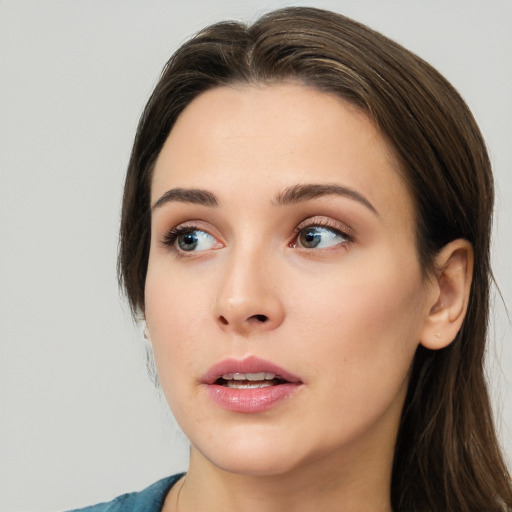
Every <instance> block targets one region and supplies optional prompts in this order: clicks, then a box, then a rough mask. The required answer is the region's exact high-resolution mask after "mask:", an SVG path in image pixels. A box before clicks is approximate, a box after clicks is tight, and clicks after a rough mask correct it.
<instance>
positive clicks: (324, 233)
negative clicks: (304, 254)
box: [296, 226, 348, 249]
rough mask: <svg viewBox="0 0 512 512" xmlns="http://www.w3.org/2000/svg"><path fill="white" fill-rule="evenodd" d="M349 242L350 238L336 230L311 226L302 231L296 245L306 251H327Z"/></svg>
mask: <svg viewBox="0 0 512 512" xmlns="http://www.w3.org/2000/svg"><path fill="white" fill-rule="evenodd" d="M347 241H348V236H346V235H344V234H343V233H341V232H339V231H338V230H336V229H332V228H327V227H322V226H311V227H309V228H305V229H302V230H301V231H300V233H299V235H298V236H297V243H296V245H299V246H300V247H304V248H306V249H325V248H327V247H332V246H334V245H338V244H341V243H343V242H347Z"/></svg>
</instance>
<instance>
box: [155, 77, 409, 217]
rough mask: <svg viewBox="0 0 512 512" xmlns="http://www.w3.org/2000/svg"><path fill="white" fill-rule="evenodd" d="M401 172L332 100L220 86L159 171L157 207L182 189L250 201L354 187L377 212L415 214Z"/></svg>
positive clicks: (376, 138) (172, 138)
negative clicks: (317, 187)
mask: <svg viewBox="0 0 512 512" xmlns="http://www.w3.org/2000/svg"><path fill="white" fill-rule="evenodd" d="M399 173H400V166H399V163H398V160H397V159H396V158H395V156H394V154H393V150H392V149H391V147H390V146H389V144H388V142H387V141H386V140H385V139H384V137H383V136H382V135H381V133H380V131H379V129H378V128H377V126H376V125H375V123H374V122H373V121H372V120H370V118H369V117H368V116H367V115H366V114H365V113H363V112H361V110H359V109H358V108H357V107H355V106H353V105H351V104H350V103H348V102H346V101H344V100H342V99H341V98H339V97H337V96H335V95H333V94H329V93H325V92H320V91H318V90H316V89H313V88H311V87H306V86H303V85H299V84H295V83H279V84H273V85H258V86H253V85H251V86H246V85H244V86H230V87H220V88H216V89H212V90H210V91H207V92H205V93H202V94H201V95H200V96H198V97H197V98H196V99H195V100H194V101H193V102H192V103H190V105H188V106H187V107H186V109H185V110H184V111H183V112H182V114H181V115H180V117H179V118H178V120H177V122H176V124H175V126H174V127H173V129H172V131H171V133H170V135H169V137H168V139H167V141H166V142H165V144H164V147H163V148H162V151H161V153H160V155H159V157H158V159H157V162H156V165H155V172H154V176H153V183H152V201H153V202H154V201H155V200H156V199H158V197H160V195H161V194H163V193H164V192H165V191H166V190H168V189H170V188H173V187H177V186H179V187H193V188H206V189H209V190H212V191H214V192H216V194H217V195H218V196H219V197H220V198H221V199H223V195H224V196H226V197H225V198H224V199H226V200H230V199H233V192H235V191H236V196H237V197H245V198H246V199H247V200H249V201H250V200H253V199H255V197H257V195H258V194H259V193H261V194H262V195H267V196H272V197H273V196H274V195H275V194H276V193H278V192H279V191H280V190H282V189H284V188H286V187H289V186H293V185H295V184H298V183H311V182H315V183H336V184H340V185H342V186H348V187H351V188H353V189H355V190H357V191H358V192H360V193H362V194H364V195H365V196H366V197H368V198H369V200H370V201H371V202H372V204H374V205H375V206H376V208H377V209H378V210H379V205H380V206H381V208H382V209H384V210H387V209H389V208H390V207H391V206H393V208H394V209H395V210H401V211H402V212H405V213H407V212H409V213H412V210H413V207H412V198H411V196H410V194H409V191H408V189H407V187H406V185H405V183H404V181H403V179H402V178H401V176H400V174H399ZM223 187H224V189H223Z"/></svg>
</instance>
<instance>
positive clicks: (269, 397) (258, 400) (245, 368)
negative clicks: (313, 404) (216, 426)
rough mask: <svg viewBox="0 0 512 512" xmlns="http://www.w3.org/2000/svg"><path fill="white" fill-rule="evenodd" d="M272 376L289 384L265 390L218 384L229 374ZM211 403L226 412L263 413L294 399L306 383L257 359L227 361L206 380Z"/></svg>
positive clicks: (216, 367) (205, 375)
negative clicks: (220, 379)
mask: <svg viewBox="0 0 512 512" xmlns="http://www.w3.org/2000/svg"><path fill="white" fill-rule="evenodd" d="M260 372H268V373H274V374H275V375H278V376H279V377H281V378H282V379H284V380H285V381H286V382H285V383H283V384H278V385H275V386H268V387H262V388H246V389H243V388H242V389H241V388H229V387H226V386H221V385H219V384H216V381H217V379H219V378H220V377H221V376H222V375H224V374H227V373H260ZM201 383H202V384H203V385H205V387H206V391H207V392H208V395H209V397H210V399H211V400H212V401H213V402H214V403H215V404H216V405H218V406H220V407H222V408H223V409H227V410H229V411H233V412H241V413H259V412H263V411H266V410H269V409H271V408H273V407H275V406H277V405H278V404H279V403H280V402H282V401H284V400H286V399H288V398H291V397H292V396H293V395H294V394H295V393H296V392H297V391H299V389H300V388H301V387H302V384H303V382H302V380H301V379H300V378H299V377H298V376H297V375H294V374H292V373H290V372H289V371H287V370H285V369H284V368H281V367H280V366H278V365H276V364H274V363H272V362H270V361H266V360H264V359H260V358H258V357H255V356H251V357H247V358H245V359H225V360H223V361H220V362H219V363H217V364H215V365H214V366H212V367H211V368H210V369H209V370H208V371H207V372H206V373H205V374H204V375H203V377H202V379H201Z"/></svg>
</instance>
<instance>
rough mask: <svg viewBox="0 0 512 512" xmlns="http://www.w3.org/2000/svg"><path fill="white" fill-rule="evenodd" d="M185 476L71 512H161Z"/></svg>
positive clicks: (180, 475)
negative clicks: (165, 502) (169, 494)
mask: <svg viewBox="0 0 512 512" xmlns="http://www.w3.org/2000/svg"><path fill="white" fill-rule="evenodd" d="M183 474H184V473H179V474H177V475H173V476H169V477H167V478H162V480H158V482H155V483H154V484H152V485H150V486H149V487H146V489H144V490H142V491H139V492H131V493H128V494H122V495H121V496H118V497H117V498H115V499H113V500H112V501H109V502H106V503H99V504H97V505H92V506H90V507H85V508H80V509H74V510H70V511H69V512H121V511H123V512H138V511H140V512H160V511H161V510H162V506H163V504H164V500H165V497H166V495H167V493H168V492H169V490H170V489H171V487H172V486H173V485H174V484H175V483H176V482H177V481H178V480H179V479H180V478H181V477H182V476H183Z"/></svg>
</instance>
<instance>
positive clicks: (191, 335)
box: [145, 267, 208, 391]
mask: <svg viewBox="0 0 512 512" xmlns="http://www.w3.org/2000/svg"><path fill="white" fill-rule="evenodd" d="M188 285H190V283H187V282H182V281H180V279H178V278H176V279H169V277H168V275H167V276H165V278H164V276H162V275H161V273H158V272H155V271H151V267H149V270H148V276H147V279H146V289H145V294H146V295H145V317H146V322H147V325H148V328H149V331H150V334H151V343H152V346H153V352H154V356H155V363H156V366H157V371H158V375H159V379H160V382H161V384H162V386H163V388H164V391H166V389H167V388H171V389H172V388H174V383H171V381H178V382H179V381H181V377H182V376H183V375H185V374H187V373H188V372H190V365H191V364H192V363H193V362H196V363H198V362H199V363H200V362H201V357H204V347H202V346H201V344H200V340H201V338H204V333H205V332H208V330H207V327H206V325H205V309H207V304H206V302H207V300H208V299H207V298H206V297H205V291H204V288H201V291H198V289H197V287H195V286H188Z"/></svg>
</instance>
